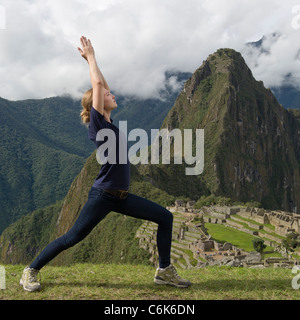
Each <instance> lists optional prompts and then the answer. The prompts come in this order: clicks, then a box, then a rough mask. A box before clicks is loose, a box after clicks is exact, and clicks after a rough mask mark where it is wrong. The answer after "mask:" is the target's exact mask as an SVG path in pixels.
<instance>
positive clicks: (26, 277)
mask: <svg viewBox="0 0 300 320" xmlns="http://www.w3.org/2000/svg"><path fill="white" fill-rule="evenodd" d="M38 272H39V270H35V269H33V268H29V267H26V268H25V269H24V271H23V274H22V278H21V279H20V285H21V286H23V289H24V290H25V291H30V292H33V291H38V290H40V289H41V285H40V283H39V282H38V281H37V279H36V276H37V274H38Z"/></svg>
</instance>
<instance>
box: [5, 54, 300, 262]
mask: <svg viewBox="0 0 300 320" xmlns="http://www.w3.org/2000/svg"><path fill="white" fill-rule="evenodd" d="M145 118H148V119H149V118H150V119H152V117H151V116H150V117H145ZM299 120H300V112H299V110H286V109H284V108H283V106H281V105H280V104H279V103H278V101H277V100H276V98H275V97H274V95H273V93H272V92H271V90H269V89H266V88H265V87H264V85H263V83H262V82H260V81H256V80H255V79H254V77H253V75H252V73H251V70H250V69H249V68H248V66H247V65H246V63H245V61H244V59H243V57H242V56H241V54H240V53H238V52H236V51H234V50H231V49H220V50H218V51H217V52H215V53H214V54H212V55H210V56H209V57H208V59H207V60H206V61H204V62H203V64H202V66H201V67H200V68H199V69H197V70H196V71H195V72H194V74H193V75H192V77H191V78H190V79H188V80H187V81H186V83H185V85H184V88H183V90H182V92H181V93H180V95H179V96H178V97H177V99H176V101H175V104H174V106H173V108H172V109H171V110H170V111H169V112H168V113H167V116H166V117H165V119H164V121H163V124H162V126H161V129H163V128H167V129H168V130H169V131H171V130H172V129H176V128H178V129H180V130H183V129H193V130H194V131H195V129H204V131H205V141H204V146H205V162H204V172H203V174H201V175H198V176H187V175H185V168H186V167H187V166H188V167H189V165H186V164H185V163H183V164H182V165H178V164H172V159H171V164H170V165H164V164H158V165H155V164H151V163H149V164H139V165H132V166H131V169H132V170H131V172H132V180H131V185H130V190H131V192H133V193H136V194H138V195H140V196H144V197H147V198H149V199H152V200H154V201H156V202H158V203H160V204H162V205H164V206H166V205H169V204H172V203H173V202H174V200H175V199H176V198H177V197H180V198H183V199H184V200H190V199H194V200H197V199H199V198H200V197H201V196H202V195H209V194H215V195H216V196H224V197H229V198H231V199H232V200H233V201H240V202H248V201H258V202H260V203H262V206H263V207H264V208H265V209H268V208H272V209H283V210H286V211H294V212H299V208H300V206H299V205H300V203H299V201H300V200H299V194H300V179H299V175H300V121H299ZM149 150H150V148H149ZM98 171H99V164H98V163H97V161H96V158H95V152H94V153H93V154H92V155H91V156H90V157H89V158H88V160H87V161H86V163H85V165H84V166H83V168H82V170H81V172H80V174H79V175H78V176H77V177H76V178H75V180H74V181H73V182H72V184H71V187H70V189H69V192H68V194H67V195H66V197H65V198H64V201H63V202H62V203H58V204H56V206H55V207H48V208H46V209H45V210H44V211H43V212H42V213H37V212H35V213H32V214H30V215H29V216H28V217H24V218H22V219H21V220H19V221H17V222H15V223H14V224H12V225H11V226H10V227H9V228H7V229H6V230H5V231H4V232H3V234H2V235H1V237H0V248H1V261H3V262H5V263H7V262H10V263H19V262H21V261H22V259H25V258H26V261H28V260H30V259H31V258H33V256H34V255H35V254H36V253H38V252H39V251H40V250H41V249H42V247H43V246H44V245H45V243H47V240H48V241H50V240H51V239H53V238H55V237H58V236H60V235H61V234H63V233H64V232H66V231H67V230H68V229H69V228H70V227H71V226H72V225H73V223H74V221H75V219H76V218H77V216H78V214H79V212H80V210H81V208H82V206H83V205H84V203H85V201H86V199H87V194H88V191H89V189H90V187H91V185H92V182H93V179H94V178H95V176H96V175H97V174H98ZM42 221H48V226H49V230H47V234H45V233H44V231H43V230H42V229H41V228H42V225H43V223H41V222H42ZM141 223H142V221H140V220H136V219H133V218H130V217H125V216H122V215H119V214H117V213H111V214H110V215H108V216H107V217H106V218H105V219H104V220H103V221H102V222H101V223H100V224H99V225H98V226H97V227H96V228H95V229H94V230H93V231H92V233H91V234H90V235H89V236H88V237H87V238H86V239H85V240H84V241H83V242H81V243H80V244H78V245H76V246H74V247H73V248H72V249H70V250H67V251H66V252H63V253H62V254H60V255H59V256H58V257H57V258H56V259H55V261H54V263H56V264H65V263H71V262H84V261H90V262H99V261H102V262H108V261H113V262H122V261H124V262H125V261H128V262H129V261H131V262H132V261H146V260H147V259H145V257H146V256H145V255H146V253H145V251H143V250H142V249H139V248H138V243H137V239H135V232H136V230H137V229H138V227H139V226H140V224H141ZM24 224H25V225H24ZM35 229H37V230H38V231H35ZM20 230H21V231H22V232H20ZM33 237H35V238H34V239H33ZM20 247H21V249H20ZM24 252H26V257H24ZM23 261H24V260H23Z"/></svg>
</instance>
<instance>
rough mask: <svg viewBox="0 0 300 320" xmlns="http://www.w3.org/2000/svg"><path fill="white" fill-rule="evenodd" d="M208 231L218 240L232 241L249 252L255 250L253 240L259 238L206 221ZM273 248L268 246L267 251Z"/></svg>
mask: <svg viewBox="0 0 300 320" xmlns="http://www.w3.org/2000/svg"><path fill="white" fill-rule="evenodd" d="M205 228H207V231H208V233H209V234H210V235H211V236H212V238H213V239H214V240H216V241H218V242H230V243H231V244H233V245H234V246H236V247H238V248H241V249H243V250H245V251H247V252H250V251H254V249H253V243H252V240H253V239H255V238H257V237H255V236H252V235H251V234H248V233H246V232H242V231H239V230H236V229H233V228H229V227H225V226H223V225H221V224H212V223H205ZM269 250H273V248H272V247H269V246H267V248H266V249H265V251H269Z"/></svg>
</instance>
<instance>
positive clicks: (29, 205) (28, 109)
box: [0, 72, 190, 234]
mask: <svg viewBox="0 0 300 320" xmlns="http://www.w3.org/2000/svg"><path fill="white" fill-rule="evenodd" d="M189 76H190V74H189V73H180V72H168V73H166V84H167V85H166V86H165V87H164V88H163V90H161V92H160V93H159V95H158V96H157V97H153V98H152V99H144V100H143V99H138V98H134V97H124V96H118V95H117V101H118V105H119V107H118V108H117V110H115V112H114V114H113V119H114V121H115V124H116V125H118V122H119V120H127V121H128V130H131V129H133V128H142V129H144V130H146V131H147V132H149V131H150V129H151V128H159V127H160V126H161V124H162V121H163V119H164V118H165V116H166V114H167V113H168V111H169V110H170V108H171V106H172V105H173V104H174V101H175V99H176V97H177V95H178V93H179V91H180V90H181V88H182V86H183V82H184V81H185V80H186V79H187V78H188V77H189ZM168 84H169V85H168ZM171 84H174V85H173V86H172V85H171ZM161 97H163V98H161ZM80 109H81V106H80V101H79V100H74V99H72V98H71V97H54V98H48V99H41V100H24V101H9V100H6V99H2V98H0V110H1V118H0V134H1V137H2V138H1V144H0V203H1V205H2V207H1V211H0V234H1V232H2V231H3V230H4V229H5V228H6V227H7V226H9V225H10V224H11V223H13V222H15V221H16V220H18V219H19V218H21V217H22V216H24V215H26V214H28V213H30V212H32V211H34V210H37V209H42V208H44V207H45V206H48V205H51V204H52V203H54V202H56V201H57V200H61V199H63V198H64V197H65V196H66V194H67V191H68V189H69V187H70V185H71V183H72V181H73V180H74V178H75V177H76V175H77V174H78V173H79V172H80V170H81V168H82V166H83V164H84V162H85V160H86V159H87V158H88V157H89V156H90V154H91V153H92V152H93V150H94V144H93V143H92V142H91V141H90V140H88V137H87V128H86V127H85V126H83V125H81V123H80V118H79V113H80ZM149 112H150V113H151V114H152V117H151V118H148V117H145V116H144V115H145V114H147V113H149Z"/></svg>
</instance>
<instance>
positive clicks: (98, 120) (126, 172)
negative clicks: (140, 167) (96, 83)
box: [88, 107, 130, 190]
mask: <svg viewBox="0 0 300 320" xmlns="http://www.w3.org/2000/svg"><path fill="white" fill-rule="evenodd" d="M110 121H111V123H110V122H108V121H106V120H105V118H104V116H103V115H102V114H101V113H100V112H98V111H97V110H96V109H94V108H93V107H92V109H91V116H90V124H89V132H88V137H89V139H90V140H92V141H93V142H94V143H95V144H96V147H97V149H98V151H99V150H100V148H99V147H101V146H102V147H103V149H104V146H107V145H108V143H107V142H108V140H109V137H104V136H103V137H104V139H103V141H97V140H99V139H100V136H99V135H100V132H99V131H100V130H101V129H110V130H111V131H110V132H111V133H112V134H114V137H115V145H114V144H110V145H109V146H108V148H110V147H113V150H115V157H114V159H115V162H116V163H113V162H114V161H110V160H108V161H107V162H106V163H104V164H102V166H101V169H100V172H99V175H98V177H97V178H96V179H95V181H94V184H93V187H94V188H98V189H104V190H105V189H114V190H128V189H129V183H130V163H129V160H128V152H127V145H125V144H124V141H125V140H126V139H125V135H124V134H123V133H122V132H119V128H118V127H116V126H115V125H114V124H113V120H112V119H110ZM104 132H105V130H104V131H102V133H104ZM97 134H98V136H97ZM103 137H102V138H103ZM119 137H120V141H119ZM101 140H102V139H101ZM110 141H113V140H110ZM119 142H120V143H121V149H120V150H123V151H124V150H125V149H126V154H123V155H122V157H121V159H119V158H120V152H119ZM104 143H106V145H103V144H104ZM122 146H123V149H122ZM98 151H97V152H98ZM121 152H122V151H121ZM97 154H98V153H97ZM103 154H104V156H106V157H107V156H108V149H107V148H106V151H104V153H103ZM108 159H110V158H109V157H108ZM124 160H125V161H124ZM123 163H124V164H123Z"/></svg>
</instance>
